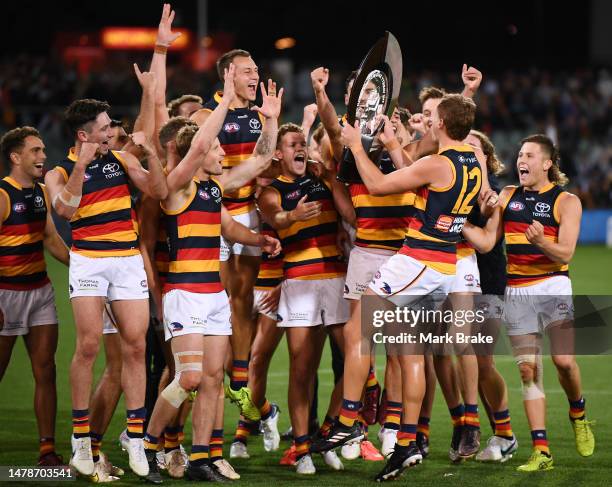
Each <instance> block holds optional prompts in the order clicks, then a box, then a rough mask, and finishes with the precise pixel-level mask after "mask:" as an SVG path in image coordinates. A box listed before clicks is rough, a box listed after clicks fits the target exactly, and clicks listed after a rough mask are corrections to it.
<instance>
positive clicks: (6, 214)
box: [0, 188, 11, 222]
mask: <svg viewBox="0 0 612 487" xmlns="http://www.w3.org/2000/svg"><path fill="white" fill-rule="evenodd" d="M0 194H3V195H4V196H6V207H5V209H4V215H2V221H3V222H4V221H6V219H7V218H8V217H9V215H10V214H11V197H10V196H9V195H8V193H7V192H6V191H5V190H4V189H2V188H0Z"/></svg>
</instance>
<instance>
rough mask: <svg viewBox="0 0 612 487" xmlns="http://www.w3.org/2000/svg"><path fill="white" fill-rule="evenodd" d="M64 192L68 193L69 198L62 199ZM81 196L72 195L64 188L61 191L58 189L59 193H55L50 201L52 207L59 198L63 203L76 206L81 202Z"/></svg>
mask: <svg viewBox="0 0 612 487" xmlns="http://www.w3.org/2000/svg"><path fill="white" fill-rule="evenodd" d="M64 193H67V194H69V195H70V199H69V200H65V199H64V197H63V196H62V195H63V194H64ZM81 198H82V196H74V195H73V194H72V193H71V192H70V191H67V190H66V189H64V190H63V191H60V192H59V193H57V194H56V195H55V197H54V198H53V201H52V204H53V208H55V207H56V206H57V200H60V201H61V202H62V203H63V204H64V205H66V206H70V207H71V208H78V207H79V204H80V203H81Z"/></svg>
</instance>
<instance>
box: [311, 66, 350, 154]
mask: <svg viewBox="0 0 612 487" xmlns="http://www.w3.org/2000/svg"><path fill="white" fill-rule="evenodd" d="M310 79H311V81H312V88H313V89H314V94H315V99H316V102H317V111H318V112H319V117H320V118H321V122H322V123H323V126H324V127H325V130H326V132H327V134H328V135H329V141H330V143H331V147H332V154H333V156H334V159H335V160H336V161H338V162H339V161H340V160H342V152H343V150H344V146H343V145H342V142H340V135H341V131H342V127H341V126H340V122H338V114H337V113H336V109H335V108H334V105H332V102H331V101H330V100H329V98H328V96H327V92H326V91H325V87H326V86H327V82H328V81H329V69H327V68H322V67H321V68H317V69H315V70H314V71H313V72H312V73H310Z"/></svg>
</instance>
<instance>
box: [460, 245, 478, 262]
mask: <svg viewBox="0 0 612 487" xmlns="http://www.w3.org/2000/svg"><path fill="white" fill-rule="evenodd" d="M475 253H476V250H474V249H473V248H471V247H464V248H457V259H463V258H465V257H469V256H470V255H474V254H475Z"/></svg>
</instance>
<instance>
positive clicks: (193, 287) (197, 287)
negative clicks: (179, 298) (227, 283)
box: [164, 282, 223, 294]
mask: <svg viewBox="0 0 612 487" xmlns="http://www.w3.org/2000/svg"><path fill="white" fill-rule="evenodd" d="M172 289H182V290H183V291H190V292H192V293H202V294H206V293H218V292H220V291H223V286H222V285H221V283H220V282H207V283H199V284H196V283H184V284H181V283H171V282H166V283H165V284H164V293H167V292H168V291H171V290H172Z"/></svg>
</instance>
